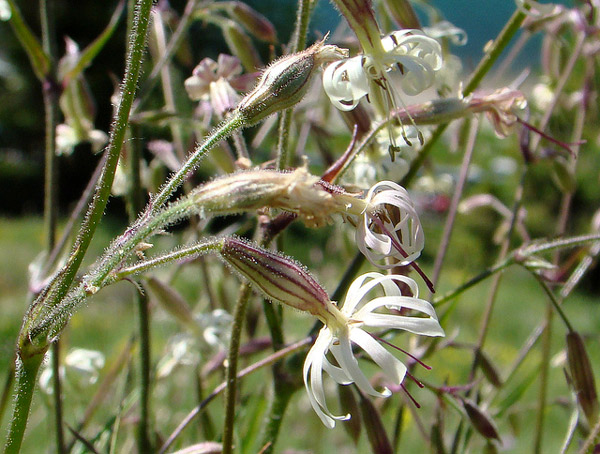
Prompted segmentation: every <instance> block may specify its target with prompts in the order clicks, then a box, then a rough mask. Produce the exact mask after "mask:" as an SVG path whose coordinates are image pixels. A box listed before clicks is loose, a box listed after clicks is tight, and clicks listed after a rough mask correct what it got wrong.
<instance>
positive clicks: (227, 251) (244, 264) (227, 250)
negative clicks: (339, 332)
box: [220, 238, 334, 320]
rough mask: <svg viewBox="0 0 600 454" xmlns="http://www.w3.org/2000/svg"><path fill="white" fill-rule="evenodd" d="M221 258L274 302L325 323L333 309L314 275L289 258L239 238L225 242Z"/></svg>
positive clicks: (225, 240) (227, 239) (228, 239)
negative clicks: (308, 314)
mask: <svg viewBox="0 0 600 454" xmlns="http://www.w3.org/2000/svg"><path fill="white" fill-rule="evenodd" d="M220 252H221V256H222V257H223V259H225V261H226V262H227V263H228V264H229V265H231V266H232V267H233V268H234V269H236V270H237V271H239V272H240V273H241V274H242V275H243V276H244V277H246V278H247V279H248V280H249V281H250V282H251V283H252V285H254V286H255V287H257V288H259V289H260V290H262V291H263V292H264V294H265V295H266V296H267V297H268V298H269V299H271V300H274V301H278V302H280V303H284V304H287V305H288V306H291V307H294V308H296V309H299V310H301V311H304V312H309V313H311V314H313V315H315V316H317V317H319V318H320V319H322V320H326V319H327V318H328V312H329V309H328V308H329V306H333V304H332V303H331V302H330V300H329V297H328V296H327V293H326V292H325V290H324V289H323V287H321V286H320V285H319V283H318V282H317V281H316V280H315V278H313V277H312V276H311V275H310V273H309V272H308V271H307V270H306V268H304V267H303V266H302V265H300V264H299V263H297V262H295V261H294V260H292V259H291V258H289V257H285V256H283V255H279V254H275V253H273V252H270V251H267V250H265V249H262V248H260V247H258V246H256V245H254V244H252V243H249V242H247V241H243V240H241V239H238V238H226V239H224V240H223V246H222V248H221V251H220ZM333 307H334V306H333Z"/></svg>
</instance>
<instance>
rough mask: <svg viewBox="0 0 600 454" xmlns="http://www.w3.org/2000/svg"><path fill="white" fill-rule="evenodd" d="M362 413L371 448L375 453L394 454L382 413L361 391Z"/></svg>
mask: <svg viewBox="0 0 600 454" xmlns="http://www.w3.org/2000/svg"><path fill="white" fill-rule="evenodd" d="M360 413H361V415H362V419H363V421H364V425H365V428H366V429H367V436H368V437H369V444H370V445H371V450H372V451H373V453H375V454H392V453H393V452H394V450H393V449H392V444H391V443H390V440H389V438H388V436H387V433H386V432H385V428H384V427H383V421H382V420H381V415H380V414H379V412H378V411H377V408H375V405H373V402H371V401H370V400H369V399H368V398H366V397H365V396H363V394H362V393H360Z"/></svg>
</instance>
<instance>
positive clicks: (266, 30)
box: [229, 2, 277, 43]
mask: <svg viewBox="0 0 600 454" xmlns="http://www.w3.org/2000/svg"><path fill="white" fill-rule="evenodd" d="M229 13H230V14H231V16H232V17H233V18H234V19H236V20H237V21H238V22H239V23H240V24H242V26H243V27H244V28H245V29H246V30H248V32H249V33H251V34H252V35H253V36H255V37H257V38H258V39H261V40H263V41H267V42H270V43H274V42H275V41H276V40H277V32H276V31H275V27H274V26H273V24H272V23H271V22H270V21H269V19H267V18H266V17H265V16H263V15H262V14H260V13H259V12H258V11H256V10H254V9H253V8H251V7H250V6H248V5H247V4H245V3H242V2H231V4H230V8H229Z"/></svg>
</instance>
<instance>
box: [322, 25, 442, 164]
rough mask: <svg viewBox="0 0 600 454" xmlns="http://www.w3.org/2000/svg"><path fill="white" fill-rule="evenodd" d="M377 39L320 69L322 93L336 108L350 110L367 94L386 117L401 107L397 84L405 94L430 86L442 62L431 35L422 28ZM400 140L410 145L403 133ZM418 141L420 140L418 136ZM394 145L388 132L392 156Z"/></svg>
mask: <svg viewBox="0 0 600 454" xmlns="http://www.w3.org/2000/svg"><path fill="white" fill-rule="evenodd" d="M378 41H379V42H374V41H373V40H371V43H370V44H372V45H371V46H370V50H369V51H368V52H365V53H364V54H363V55H357V56H355V57H352V58H348V59H345V60H341V61H338V62H334V63H332V64H330V65H329V66H327V68H326V69H325V71H324V72H323V88H324V90H325V93H327V95H328V96H329V99H330V100H331V102H332V103H333V105H334V106H336V107H337V108H338V109H340V110H344V111H348V110H352V109H354V108H355V107H356V106H357V105H358V103H359V101H360V100H361V99H362V98H363V97H366V98H367V100H368V101H370V102H371V103H373V104H374V105H375V107H376V110H377V111H378V113H379V114H380V115H381V116H384V117H388V116H389V112H390V111H392V110H394V109H397V108H398V107H399V106H401V107H403V106H404V103H403V102H402V99H401V97H400V96H399V95H398V93H397V92H396V89H395V86H396V85H398V86H399V87H400V88H401V89H402V90H403V91H404V92H405V93H406V94H408V95H417V94H419V93H421V92H423V91H424V90H426V89H427V88H429V87H430V86H432V85H433V83H434V81H435V73H436V71H438V70H440V69H441V67H442V61H443V60H442V48H441V46H440V44H439V43H438V42H437V41H436V40H435V39H434V38H431V37H429V36H427V35H426V34H425V33H423V32H422V31H421V30H416V29H415V30H411V29H407V30H399V31H395V32H392V33H390V34H389V35H386V36H384V37H383V38H380V39H379V40H378ZM373 44H376V45H373ZM363 47H365V46H363ZM413 123H414V122H413ZM400 126H401V127H402V124H400ZM403 139H404V141H405V142H406V143H407V144H408V145H412V142H411V141H410V140H409V138H408V136H407V135H406V134H405V133H403ZM419 141H420V142H423V140H422V138H421V137H420V136H419ZM396 148H397V145H396V141H395V138H394V137H393V135H392V133H391V132H390V147H389V149H390V155H391V157H392V159H393V156H394V154H393V152H394V151H395V150H396Z"/></svg>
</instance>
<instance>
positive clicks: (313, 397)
mask: <svg viewBox="0 0 600 454" xmlns="http://www.w3.org/2000/svg"><path fill="white" fill-rule="evenodd" d="M332 341H333V338H332V336H331V332H330V331H329V329H328V328H327V327H325V328H323V329H322V330H321V332H320V333H319V336H318V337H317V340H316V341H315V343H314V345H313V346H312V348H311V349H310V350H309V352H308V354H307V355H306V360H305V361H304V367H303V376H304V386H305V387H306V391H307V394H308V400H309V401H310V405H311V406H312V408H313V410H314V411H315V413H316V414H317V416H318V417H319V419H320V420H321V421H322V422H323V424H324V425H325V426H326V427H328V428H330V429H332V428H333V427H334V426H335V421H336V420H345V419H349V418H350V415H343V416H335V415H334V414H333V413H331V411H330V410H329V408H328V407H327V402H326V401H325V391H324V388H323V365H324V362H325V361H327V358H325V355H326V354H327V352H328V351H329V347H330V345H331V343H332ZM327 363H328V361H327ZM326 370H327V369H326ZM328 372H329V371H328ZM344 373H345V372H344ZM333 377H334V378H336V377H340V375H338V374H337V373H336V375H333ZM347 382H350V381H349V379H348V381H347Z"/></svg>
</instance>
